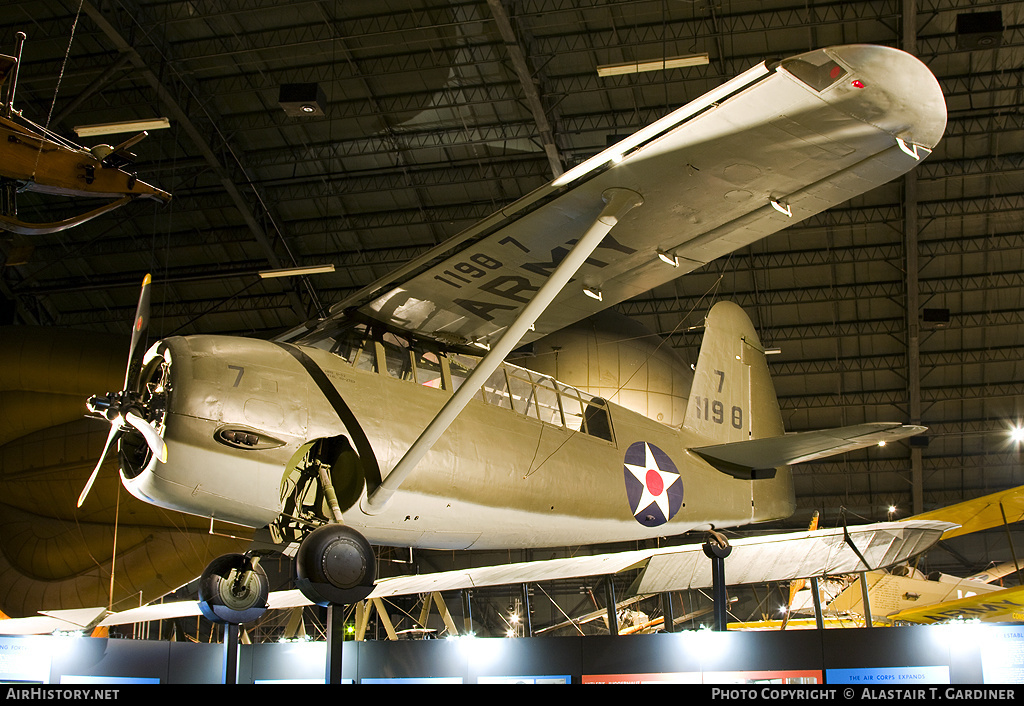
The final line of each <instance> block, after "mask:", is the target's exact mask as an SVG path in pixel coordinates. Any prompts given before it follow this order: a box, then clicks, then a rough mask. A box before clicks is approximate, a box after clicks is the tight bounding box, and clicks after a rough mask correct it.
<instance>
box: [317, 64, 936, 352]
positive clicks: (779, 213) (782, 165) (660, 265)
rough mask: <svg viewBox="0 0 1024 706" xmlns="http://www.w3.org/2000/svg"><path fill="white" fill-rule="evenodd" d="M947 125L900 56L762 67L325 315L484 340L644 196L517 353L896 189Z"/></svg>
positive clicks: (930, 86)
mask: <svg viewBox="0 0 1024 706" xmlns="http://www.w3.org/2000/svg"><path fill="white" fill-rule="evenodd" d="M945 122H946V109H945V102H944V100H943V97H942V93H941V90H940V88H939V85H938V82H937V81H936V79H935V77H934V76H933V75H932V74H931V73H930V72H929V70H928V69H927V68H926V67H925V66H924V65H923V64H922V63H921V62H920V61H918V60H917V59H915V58H913V57H912V56H910V55H908V54H905V53H903V52H901V51H899V50H896V49H892V48H887V47H878V46H842V47H835V48H831V49H825V50H819V51H815V52H810V53H808V54H802V55H800V56H797V57H793V58H790V59H787V60H784V61H781V62H779V63H777V64H773V65H771V66H770V67H769V66H767V65H765V64H761V65H759V66H756V67H754V68H753V69H750V70H749V71H747V72H746V73H744V74H742V75H740V76H738V77H737V78H735V79H733V80H732V81H729V82H728V83H726V84H724V85H723V86H721V87H720V88H718V89H716V90H714V91H712V92H711V93H708V94H707V95H705V96H703V97H701V98H698V99H697V100H695V101H693V102H692V103H690V104H688V105H686V106H684V107H682V108H680V109H679V110H677V111H675V112H673V113H671V114H670V115H668V116H666V117H665V118H663V119H662V120H660V121H658V122H656V123H654V124H653V125H651V126H649V127H647V128H645V129H643V130H641V131H640V132H638V133H637V134H636V135H634V136H633V137H631V138H628V139H627V140H625V141H623V142H621V143H619V144H617V145H615V146H614V147H611V148H608V149H607V150H605V151H603V152H601V153H600V154H598V155H596V156H595V157H593V158H592V159H590V160H587V161H586V162H584V163H583V164H581V165H579V166H577V167H575V168H573V169H571V170H569V171H568V172H566V173H565V174H563V175H562V176H560V177H559V178H557V179H555V180H554V181H553V182H551V183H550V184H548V185H546V186H544V187H541V188H539V189H537V190H536V191H534V192H532V193H531V194H529V195H527V196H525V197H524V198H522V199H520V200H519V201H517V202H515V203H513V204H511V205H510V206H508V207H506V208H504V209H502V210H501V211H499V212H498V213H496V214H494V215H493V216H491V217H490V218H487V219H485V220H484V221H482V222H481V223H479V224H478V225H476V226H473V227H472V228H470V229H468V230H466V231H464V232H462V233H460V234H459V235H457V236H455V237H453V238H452V239H450V240H449V241H447V242H445V243H442V244H441V245H440V246H438V247H437V248H435V249H433V250H431V251H429V252H427V253H426V254H424V255H423V256H421V257H419V258H417V259H415V260H414V261H412V262H410V263H408V264H407V265H406V266H404V267H402V268H400V269H399V270H398V271H397V272H395V273H392V274H391V275H388V276H387V277H385V278H384V279H381V280H378V281H377V282H374V283H373V284H371V285H370V286H368V287H366V288H365V289H363V290H361V291H360V292H357V293H356V294H354V295H352V296H351V297H349V298H348V299H346V300H345V301H343V302H340V303H339V304H338V305H336V306H335V308H334V309H333V310H332V311H333V312H334V313H335V316H338V315H341V314H342V313H343V312H345V311H347V310H352V309H355V310H358V312H359V313H360V314H362V315H364V316H369V317H371V318H373V319H377V320H379V321H382V322H384V323H386V324H388V325H390V326H393V327H396V328H400V329H404V330H407V331H410V332H412V333H414V334H417V335H419V336H423V337H432V338H436V339H441V340H448V341H455V342H485V343H486V342H490V341H491V339H492V338H493V337H494V336H495V335H496V334H499V333H500V332H501V331H503V330H504V329H505V328H506V327H508V326H509V325H510V324H511V323H512V322H513V321H514V320H515V318H516V316H517V315H518V314H519V312H520V311H521V310H522V309H523V307H524V306H525V304H526V303H527V302H529V301H530V299H531V297H532V295H533V294H534V293H535V292H536V291H537V290H538V288H539V287H540V286H541V285H542V283H543V282H544V280H545V279H546V278H547V277H548V276H549V275H550V273H551V272H552V271H553V269H554V268H555V267H556V266H557V265H558V264H559V263H560V262H561V261H562V259H564V258H565V257H566V255H567V253H568V252H569V250H570V249H571V247H572V245H573V244H574V243H575V242H576V240H577V239H578V238H580V237H581V235H582V234H583V233H584V232H585V231H586V230H587V229H588V227H589V226H590V224H591V223H593V222H594V221H595V219H596V218H597V215H598V213H599V212H600V211H601V209H602V207H603V203H602V199H603V197H604V195H605V194H606V192H608V191H609V190H623V189H625V190H630V191H632V192H635V193H636V194H637V195H638V196H639V198H640V199H642V201H643V205H642V206H640V207H639V208H635V209H633V210H632V211H630V212H629V213H628V214H627V215H626V216H625V217H624V218H623V219H622V220H621V222H619V223H618V225H617V226H616V227H615V228H614V230H612V232H611V233H610V234H609V235H608V236H606V237H605V238H604V241H603V242H602V243H601V245H600V246H599V247H598V248H597V250H596V251H595V252H594V253H593V254H592V255H590V257H589V259H588V260H587V264H585V265H584V266H583V267H582V268H581V269H580V270H579V272H578V273H577V274H576V279H575V280H574V281H573V282H571V283H570V284H569V285H568V286H567V287H565V288H564V289H563V291H562V292H561V293H560V294H559V296H558V297H557V298H556V299H555V300H554V302H553V303H552V304H551V305H550V306H548V307H547V309H546V311H545V312H544V313H543V314H542V315H541V316H540V317H539V318H538V319H537V321H536V323H535V326H534V330H533V331H532V332H530V333H529V334H527V336H525V337H524V341H529V340H531V339H533V338H539V337H540V336H543V335H545V334H547V333H550V332H552V331H556V330H558V329H561V328H563V327H564V326H566V325H568V324H570V323H573V322H575V321H578V320H580V319H583V318H585V317H587V316H590V315H592V314H594V313H596V312H598V311H601V310H602V309H604V308H607V307H609V306H611V305H613V304H615V303H617V302H620V301H623V300H625V299H628V298H630V297H632V296H635V295H637V294H640V293H642V292H645V291H648V290H650V289H651V288H653V287H655V286H657V285H660V284H663V283H665V282H667V281H670V280H672V279H675V278H677V277H679V276H680V275H682V274H684V273H686V272H689V271H691V270H693V269H695V268H698V267H700V266H702V265H704V264H705V263H708V262H710V261H712V260H714V259H715V258H718V257H719V256H721V255H724V254H726V253H729V252H732V251H734V250H736V249H738V248H741V247H743V246H746V245H748V244H750V243H752V242H754V241H756V240H759V239H761V238H763V237H765V236H766V235H769V234H770V233H774V232H776V231H778V230H781V229H782V228H785V227H786V226H788V225H790V224H792V223H794V222H796V221H799V220H802V219H804V218H806V217H808V216H810V215H812V214H815V213H819V212H820V211H823V210H825V209H827V208H829V207H831V206H834V205H836V204H839V203H842V202H843V201H846V200H848V199H850V198H851V197H853V196H856V195H859V194H862V193H864V192H865V191H867V190H869V189H871V188H873V187H875V186H878V185H880V184H884V183H885V182H887V181H890V180H891V179H893V178H895V177H897V176H899V175H901V174H903V173H905V172H906V171H908V170H910V169H911V168H913V167H914V165H915V164H916V163H917V161H918V160H919V159H920V158H922V157H924V156H926V155H927V154H929V153H930V150H931V149H932V148H933V147H934V145H935V144H936V143H937V142H938V140H939V138H940V137H941V135H942V132H943V130H944V127H945ZM324 325H325V326H327V327H330V326H331V322H330V321H328V322H325V324H324ZM314 335H316V334H314Z"/></svg>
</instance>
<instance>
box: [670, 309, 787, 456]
mask: <svg viewBox="0 0 1024 706" xmlns="http://www.w3.org/2000/svg"><path fill="white" fill-rule="evenodd" d="M683 426H684V428H686V429H688V430H690V431H693V432H695V433H696V434H698V435H699V436H700V437H702V438H703V439H706V440H707V441H708V443H716V444H724V443H728V442H732V441H746V440H748V439H760V438H764V437H769V436H781V435H782V434H783V433H784V430H783V426H782V413H781V412H780V411H779V401H778V398H777V397H776V396H775V387H774V385H772V381H771V377H770V376H769V374H768V364H767V362H766V360H765V355H764V346H762V345H761V340H760V339H759V338H758V336H757V333H756V332H755V331H754V325H753V323H751V321H750V318H749V317H748V316H747V315H746V314H745V313H744V312H743V310H742V309H741V308H740V307H739V306H737V305H736V304H733V303H732V302H719V303H718V304H715V305H714V306H713V307H712V308H711V311H710V312H708V315H707V319H706V320H705V327H704V340H703V342H702V343H701V347H700V356H699V357H698V358H697V366H696V368H695V370H694V377H693V387H692V389H691V390H690V401H689V406H688V407H687V409H686V420H685V422H684V423H683Z"/></svg>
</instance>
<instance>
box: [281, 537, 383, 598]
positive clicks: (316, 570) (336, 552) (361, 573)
mask: <svg viewBox="0 0 1024 706" xmlns="http://www.w3.org/2000/svg"><path fill="white" fill-rule="evenodd" d="M376 576H377V567H376V559H375V557H374V554H373V547H371V546H370V543H369V542H367V541H366V538H365V537H363V535H361V534H359V533H358V532H356V531H355V530H354V529H352V528H350V527H346V526H345V525H324V526H323V527H319V528H317V529H316V530H314V531H313V532H311V533H310V534H309V535H308V536H307V537H306V538H305V539H304V540H302V544H300V545H299V550H298V552H297V553H296V555H295V585H296V586H297V587H298V588H299V590H300V591H301V592H302V594H303V595H304V596H305V597H306V598H308V599H309V600H311V601H313V603H316V604H317V605H345V604H347V603H355V602H358V601H361V600H363V599H364V598H366V597H367V596H368V595H370V592H371V591H372V590H373V582H374V579H375V578H376Z"/></svg>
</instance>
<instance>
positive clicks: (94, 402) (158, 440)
mask: <svg viewBox="0 0 1024 706" xmlns="http://www.w3.org/2000/svg"><path fill="white" fill-rule="evenodd" d="M151 283H152V278H151V277H150V276H149V275H146V277H145V279H143V280H142V292H141V293H140V294H139V304H138V306H137V307H136V309H135V321H134V323H133V325H132V342H131V346H130V347H129V349H128V365H127V367H126V369H125V373H124V389H123V390H122V391H121V392H113V393H110V392H108V393H107V394H106V395H94V396H93V397H90V398H89V400H88V401H87V402H86V407H88V409H89V411H90V412H93V413H94V414H98V415H100V416H102V417H104V418H105V419H106V420H107V421H108V422H110V433H108V434H107V441H106V443H105V444H104V445H103V453H101V454H100V460H99V462H97V464H96V467H95V468H94V469H93V471H92V475H90V476H89V480H88V481H87V482H86V484H85V488H84V489H83V490H82V494H81V495H80V496H78V507H82V503H84V502H85V498H86V496H87V495H88V494H89V491H90V490H91V489H92V485H93V483H95V482H96V476H97V475H99V472H100V466H102V465H103V461H104V460H105V459H106V457H107V452H108V451H109V450H110V447H111V446H113V445H114V442H115V441H117V440H118V439H120V438H121V436H122V435H123V434H124V433H125V432H127V431H129V430H130V429H136V430H137V431H138V432H139V433H140V434H142V436H143V438H144V439H145V440H146V445H147V446H149V449H150V451H152V452H153V455H154V456H155V457H156V458H158V459H160V461H161V462H163V463H167V445H166V444H165V443H164V440H163V438H162V437H161V436H160V432H158V431H157V430H156V428H155V427H154V426H153V425H152V424H150V423H149V422H148V421H147V420H146V419H145V417H143V416H142V412H143V410H142V407H141V403H140V401H139V396H138V395H137V394H136V393H135V392H134V391H133V390H131V388H130V383H131V378H132V374H133V373H134V372H135V371H136V370H137V369H138V362H139V361H138V358H137V356H138V350H137V349H138V344H139V341H141V340H142V339H143V338H145V335H146V330H147V329H148V328H149V288H150V284H151Z"/></svg>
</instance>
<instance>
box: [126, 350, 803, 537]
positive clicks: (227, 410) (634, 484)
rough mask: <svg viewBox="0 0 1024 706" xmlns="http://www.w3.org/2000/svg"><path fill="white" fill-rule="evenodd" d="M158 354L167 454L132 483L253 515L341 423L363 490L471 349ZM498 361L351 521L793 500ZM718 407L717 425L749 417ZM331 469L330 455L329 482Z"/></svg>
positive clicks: (587, 398)
mask: <svg viewBox="0 0 1024 706" xmlns="http://www.w3.org/2000/svg"><path fill="white" fill-rule="evenodd" d="M153 350H158V351H160V352H161V353H163V354H164V355H163V358H162V360H165V361H169V364H167V368H168V370H167V372H166V373H165V386H166V388H167V389H166V392H165V394H166V413H165V415H164V418H163V429H162V434H163V437H164V440H165V442H166V444H167V447H168V461H167V463H161V462H159V461H158V460H154V459H152V458H146V459H145V462H144V463H143V464H141V465H142V466H143V470H142V472H141V473H137V475H134V477H132V476H133V474H134V473H136V472H137V468H136V471H133V470H132V465H131V464H128V470H127V471H125V470H123V471H122V475H123V477H124V481H125V484H126V486H127V487H128V488H129V490H131V492H132V493H134V494H135V495H137V496H138V497H140V498H142V499H144V500H146V501H148V502H152V503H154V504H156V505H160V506H163V507H167V508H169V509H174V510H178V511H181V512H185V513H189V514H194V515H201V516H208V517H212V518H215V519H217V520H221V521H225V522H231V523H236V524H241V525H246V526H250V527H261V526H264V525H267V524H270V523H273V522H274V521H275V520H277V519H278V517H279V516H280V515H281V513H282V512H283V511H285V510H286V504H287V497H288V494H289V492H291V491H292V490H293V489H294V488H293V483H292V482H291V481H289V480H288V477H289V473H291V477H293V478H294V476H295V475H296V473H295V470H294V469H295V467H296V464H298V463H300V461H301V460H302V458H303V457H304V456H305V454H306V452H307V451H308V449H309V444H310V442H312V441H313V440H317V439H328V438H336V437H341V436H343V437H345V438H347V439H348V440H349V442H350V443H351V445H352V447H353V448H354V449H355V451H356V452H357V453H358V456H359V458H360V462H359V464H358V469H357V472H358V473H360V474H362V475H363V476H364V477H366V478H367V479H368V480H369V482H370V484H371V486H372V485H373V484H374V482H375V476H376V474H377V473H378V472H379V474H380V475H381V476H386V475H387V473H388V471H389V470H390V469H391V468H393V467H394V465H395V464H396V463H397V462H398V460H399V459H400V458H401V456H402V454H403V453H404V452H405V451H406V449H407V448H408V447H409V445H410V444H411V443H412V442H413V441H414V440H415V439H416V437H417V436H418V434H419V433H420V432H421V431H422V430H423V428H424V427H425V426H426V425H427V424H428V423H429V421H430V419H431V418H432V417H433V415H434V414H436V412H437V411H438V409H440V407H441V406H442V405H443V404H444V402H445V400H446V399H447V398H448V397H449V396H450V394H451V391H450V390H451V389H452V386H453V385H457V384H459V383H460V382H461V380H460V373H459V370H460V369H461V368H460V366H459V363H460V362H462V361H465V360H466V359H465V358H464V357H459V356H450V357H449V356H445V355H444V354H443V353H435V354H433V355H431V354H427V355H426V356H424V357H420V358H419V360H420V362H421V364H420V365H419V366H417V365H416V360H417V354H416V353H415V352H413V351H412V349H404V350H398V349H395V347H394V346H385V345H383V344H382V343H381V342H380V341H377V342H373V341H370V340H369V339H368V340H367V341H366V342H364V344H363V354H362V356H360V355H358V354H355V355H348V356H347V357H346V356H342V355H338V354H336V353H332V352H329V351H327V350H322V349H319V348H314V347H307V346H297V345H294V344H278V343H274V342H268V341H259V340H253V339H241V338H234V337H222V336H192V337H185V338H170V339H166V340H164V341H162V342H160V343H159V344H158V345H157V346H155V347H154V349H153ZM403 356H404V361H403ZM158 360H160V359H158ZM442 360H443V361H444V362H443V364H442V363H441V361H442ZM396 361H397V364H396ZM424 361H429V362H428V363H427V364H424ZM165 364H166V363H165ZM405 364H407V365H405ZM152 367H153V364H151V365H150V370H151V371H152ZM377 370H382V371H384V372H377ZM453 371H454V373H453ZM499 372H500V373H501V374H502V375H501V382H500V383H499V382H496V381H494V380H492V381H489V384H488V385H485V386H484V389H483V390H482V391H481V392H480V393H479V394H478V395H477V397H476V398H475V399H474V400H473V401H472V402H471V403H470V404H469V406H468V407H467V408H466V409H465V410H464V411H463V413H462V414H461V415H460V416H459V417H458V419H457V420H456V422H455V423H454V424H453V425H452V426H451V428H449V429H448V431H447V432H446V433H445V434H444V435H443V436H442V437H441V439H440V441H439V442H438V443H437V444H436V445H435V446H434V447H433V448H432V449H431V451H430V452H429V453H428V454H427V455H426V457H425V458H424V459H423V460H422V461H421V462H420V464H419V466H418V467H417V468H416V471H415V472H414V473H413V474H412V475H411V476H410V478H409V480H408V481H407V482H406V483H405V485H403V486H402V489H401V491H400V492H399V493H397V494H396V495H395V497H394V498H392V500H391V502H390V503H389V504H388V506H387V508H386V509H385V510H384V511H383V512H381V513H379V514H374V515H368V514H364V513H363V512H362V511H361V510H360V508H359V503H358V502H356V501H355V496H354V495H352V496H349V498H348V500H347V501H345V500H344V499H343V503H342V504H343V508H342V509H343V513H344V522H345V524H347V525H350V526H351V527H353V528H355V529H357V530H358V531H360V532H362V533H363V534H364V535H365V536H366V537H367V539H369V540H370V541H371V542H373V543H376V544H389V545H397V546H414V547H430V548H469V547H473V548H496V547H531V546H533V547H537V546H555V545H567V544H593V543H600V542H609V541H623V540H635V539H643V538H649V537H658V536H667V535H675V534H680V533H682V532H685V531H687V530H690V529H694V528H706V527H711V526H714V527H727V526H735V525H741V524H747V523H750V522H756V521H762V520H769V519H774V518H781V517H786V516H788V515H790V514H791V513H792V512H793V509H794V507H795V504H794V497H793V487H792V480H791V476H790V474H789V471H788V469H782V470H780V471H779V472H778V473H777V474H776V476H775V477H774V478H769V479H759V480H753V481H750V480H740V479H736V478H733V477H731V476H729V475H726V474H724V473H721V472H719V471H717V470H715V469H714V468H712V467H711V466H709V465H708V464H707V463H706V462H704V461H703V460H702V459H700V458H698V457H696V456H695V455H693V454H691V453H689V452H688V451H686V449H687V447H689V446H694V445H699V441H700V440H699V439H696V438H688V434H687V432H685V431H680V430H678V429H673V428H670V427H668V426H665V425H663V424H661V423H659V422H656V421H653V420H650V419H648V418H646V417H644V416H642V415H640V414H637V413H634V412H631V411H630V410H628V409H625V408H623V407H620V406H618V405H615V404H610V403H603V400H600V399H599V398H592V396H591V395H588V394H586V393H581V392H579V391H576V390H574V389H572V388H568V387H566V386H562V385H558V384H557V383H555V382H554V381H552V380H551V379H550V378H546V377H543V376H539V375H536V374H530V373H529V372H528V371H524V370H523V369H521V368H515V367H513V366H503V367H502V368H501V369H500V370H499ZM402 378H406V379H402ZM728 382H729V381H726V383H728ZM485 400H486V401H485ZM711 408H712V409H717V406H715V405H714V404H713V402H712V405H711ZM726 411H727V412H728V413H725V412H723V414H722V415H721V416H720V417H719V419H720V422H719V423H720V424H723V425H729V424H732V423H733V422H734V421H735V420H736V419H737V418H739V419H742V418H743V417H744V416H745V415H746V414H748V413H749V410H747V411H746V412H745V411H744V410H733V409H730V410H726ZM710 416H711V417H712V423H714V421H715V415H710ZM542 418H543V419H542ZM371 454H372V458H370V457H369V456H370V455H371ZM123 465H124V464H123ZM641 466H642V468H640V467H641ZM348 468H349V471H347V472H349V473H351V472H352V470H351V469H352V466H351V465H349V466H348ZM343 472H346V471H343V470H342V469H341V466H340V465H339V466H337V467H336V468H335V469H334V475H333V480H334V485H335V486H336V487H337V486H341V485H344V484H345V483H346V481H345V479H343V478H340V477H339V475H340V474H341V473H343ZM359 482H360V483H361V482H362V479H359ZM365 494H366V486H365V485H363V486H362V492H361V495H362V496H363V497H365ZM634 513H636V514H634Z"/></svg>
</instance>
